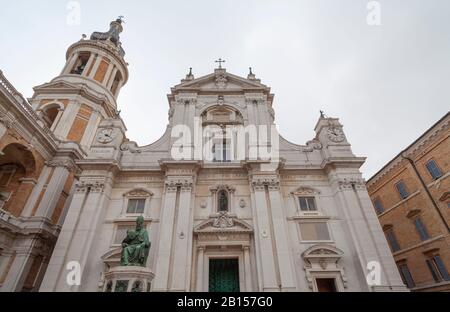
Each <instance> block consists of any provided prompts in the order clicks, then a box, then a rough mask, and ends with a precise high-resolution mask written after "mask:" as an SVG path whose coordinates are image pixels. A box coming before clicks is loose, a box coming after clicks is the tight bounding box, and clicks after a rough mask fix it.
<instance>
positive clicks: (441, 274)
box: [427, 255, 450, 283]
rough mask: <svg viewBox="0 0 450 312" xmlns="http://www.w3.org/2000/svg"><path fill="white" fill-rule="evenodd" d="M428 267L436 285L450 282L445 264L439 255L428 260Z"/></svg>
mask: <svg viewBox="0 0 450 312" xmlns="http://www.w3.org/2000/svg"><path fill="white" fill-rule="evenodd" d="M427 266H428V268H429V269H430V272H431V275H432V276H433V279H434V281H435V282H436V283H439V282H442V281H443V280H444V281H450V275H449V274H448V271H447V269H446V268H445V265H444V263H443V262H442V259H441V257H440V256H439V255H436V256H434V257H433V258H431V259H428V260H427Z"/></svg>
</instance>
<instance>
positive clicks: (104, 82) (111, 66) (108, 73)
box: [102, 62, 114, 85]
mask: <svg viewBox="0 0 450 312" xmlns="http://www.w3.org/2000/svg"><path fill="white" fill-rule="evenodd" d="M113 68H114V64H113V63H112V62H111V63H109V66H108V69H107V70H106V73H105V77H103V81H102V83H103V84H104V85H107V84H108V81H109V78H110V77H109V75H111V72H112V71H113Z"/></svg>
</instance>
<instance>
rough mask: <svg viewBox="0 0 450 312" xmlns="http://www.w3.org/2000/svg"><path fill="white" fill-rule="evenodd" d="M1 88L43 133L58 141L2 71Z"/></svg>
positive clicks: (0, 74)
mask: <svg viewBox="0 0 450 312" xmlns="http://www.w3.org/2000/svg"><path fill="white" fill-rule="evenodd" d="M0 88H1V89H3V90H5V91H6V92H7V93H9V94H10V95H12V96H13V97H14V98H15V99H16V101H17V103H18V104H19V109H20V110H22V111H23V112H24V113H25V114H27V115H28V116H30V117H31V118H32V119H34V120H35V121H36V122H37V124H38V125H39V126H40V127H41V129H42V131H43V132H44V133H45V134H47V135H49V136H50V137H51V138H52V139H54V140H55V141H56V140H57V139H56V137H55V135H54V134H53V132H52V131H51V130H50V129H49V128H48V127H47V126H46V125H45V123H44V121H43V120H42V118H41V117H39V115H38V114H37V113H36V112H35V111H34V110H33V108H32V107H31V105H30V103H28V101H27V100H26V99H25V98H24V97H23V95H22V94H20V92H18V91H17V90H16V88H14V86H13V85H12V84H11V83H10V82H9V81H8V79H6V77H5V75H3V72H2V71H1V70H0Z"/></svg>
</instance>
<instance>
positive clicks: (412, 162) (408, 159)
mask: <svg viewBox="0 0 450 312" xmlns="http://www.w3.org/2000/svg"><path fill="white" fill-rule="evenodd" d="M404 153H405V151H403V152H402V153H401V154H400V156H401V157H402V158H403V159H406V160H407V161H409V163H410V164H411V166H412V167H413V169H414V172H415V173H416V175H417V177H418V178H419V180H420V183H421V184H422V186H423V189H424V190H425V193H427V195H428V197H429V198H430V201H431V203H432V204H433V206H434V208H435V209H436V211H437V213H438V214H439V217H440V218H441V220H442V222H443V223H444V225H445V227H446V228H447V232H449V233H450V227H449V225H448V223H447V221H446V220H445V218H444V216H443V215H442V212H441V210H440V209H439V206H438V204H437V203H436V201H435V200H434V198H433V196H432V195H431V193H430V190H429V189H428V187H427V185H426V184H425V181H424V180H423V179H422V177H421V175H420V173H419V170H417V167H416V164H415V163H414V161H413V160H412V159H411V158H409V157H407V156H404Z"/></svg>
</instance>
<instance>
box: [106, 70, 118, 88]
mask: <svg viewBox="0 0 450 312" xmlns="http://www.w3.org/2000/svg"><path fill="white" fill-rule="evenodd" d="M117 71H118V68H117V67H114V69H113V71H112V73H111V76H110V77H109V80H108V84H107V85H106V88H107V89H108V90H111V87H112V84H113V82H114V78H115V77H116V73H117Z"/></svg>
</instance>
